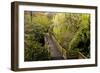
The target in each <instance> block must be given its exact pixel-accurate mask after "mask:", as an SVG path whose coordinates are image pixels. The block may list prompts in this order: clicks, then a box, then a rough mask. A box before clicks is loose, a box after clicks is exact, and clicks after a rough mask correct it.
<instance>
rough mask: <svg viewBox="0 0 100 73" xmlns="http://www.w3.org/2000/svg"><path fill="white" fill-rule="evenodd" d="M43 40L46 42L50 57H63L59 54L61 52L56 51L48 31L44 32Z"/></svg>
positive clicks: (58, 58) (55, 58) (57, 58)
mask: <svg viewBox="0 0 100 73" xmlns="http://www.w3.org/2000/svg"><path fill="white" fill-rule="evenodd" d="M45 42H46V43H47V45H48V47H49V51H50V53H51V56H52V59H53V60H60V59H64V58H63V57H62V56H61V53H60V52H59V51H58V48H57V47H56V46H55V44H54V42H53V40H52V38H51V37H50V35H49V33H46V34H45Z"/></svg>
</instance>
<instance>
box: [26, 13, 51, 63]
mask: <svg viewBox="0 0 100 73" xmlns="http://www.w3.org/2000/svg"><path fill="white" fill-rule="evenodd" d="M28 15H29V14H26V15H25V20H26V21H25V26H24V29H25V31H24V32H25V34H24V39H25V41H24V47H25V52H24V55H25V56H24V60H25V61H38V60H49V59H50V58H51V57H50V52H49V50H48V48H47V47H45V41H44V35H45V31H46V29H45V26H42V23H44V22H42V21H41V23H40V21H37V23H36V24H35V23H30V22H31V21H30V20H31V17H28ZM37 19H38V18H37ZM28 20H29V21H28Z"/></svg>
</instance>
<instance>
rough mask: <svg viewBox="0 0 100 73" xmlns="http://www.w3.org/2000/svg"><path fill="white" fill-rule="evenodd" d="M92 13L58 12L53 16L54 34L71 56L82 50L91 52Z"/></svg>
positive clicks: (84, 52)
mask: <svg viewBox="0 0 100 73" xmlns="http://www.w3.org/2000/svg"><path fill="white" fill-rule="evenodd" d="M89 17H90V15H89V14H77V13H56V15H54V17H53V34H54V36H55V38H56V39H57V40H58V42H59V43H60V44H61V46H62V47H63V48H65V49H66V50H67V51H69V54H70V55H69V57H71V55H72V56H75V55H73V54H74V53H76V51H77V52H79V51H81V52H82V53H83V54H84V55H85V56H87V57H88V56H89V54H90V52H89V51H90V30H89V28H90V20H89Z"/></svg>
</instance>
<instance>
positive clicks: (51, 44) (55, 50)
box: [45, 33, 86, 60]
mask: <svg viewBox="0 0 100 73" xmlns="http://www.w3.org/2000/svg"><path fill="white" fill-rule="evenodd" d="M45 44H46V45H47V46H48V48H49V51H50V54H51V57H52V59H53V60H60V59H61V60H63V59H67V51H66V50H65V49H64V48H62V47H61V46H60V44H59V43H58V42H57V40H56V39H55V37H54V36H53V35H50V34H49V33H46V34H45ZM78 54H79V59H85V58H86V57H85V56H84V55H83V54H82V53H81V52H79V53H78Z"/></svg>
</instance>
